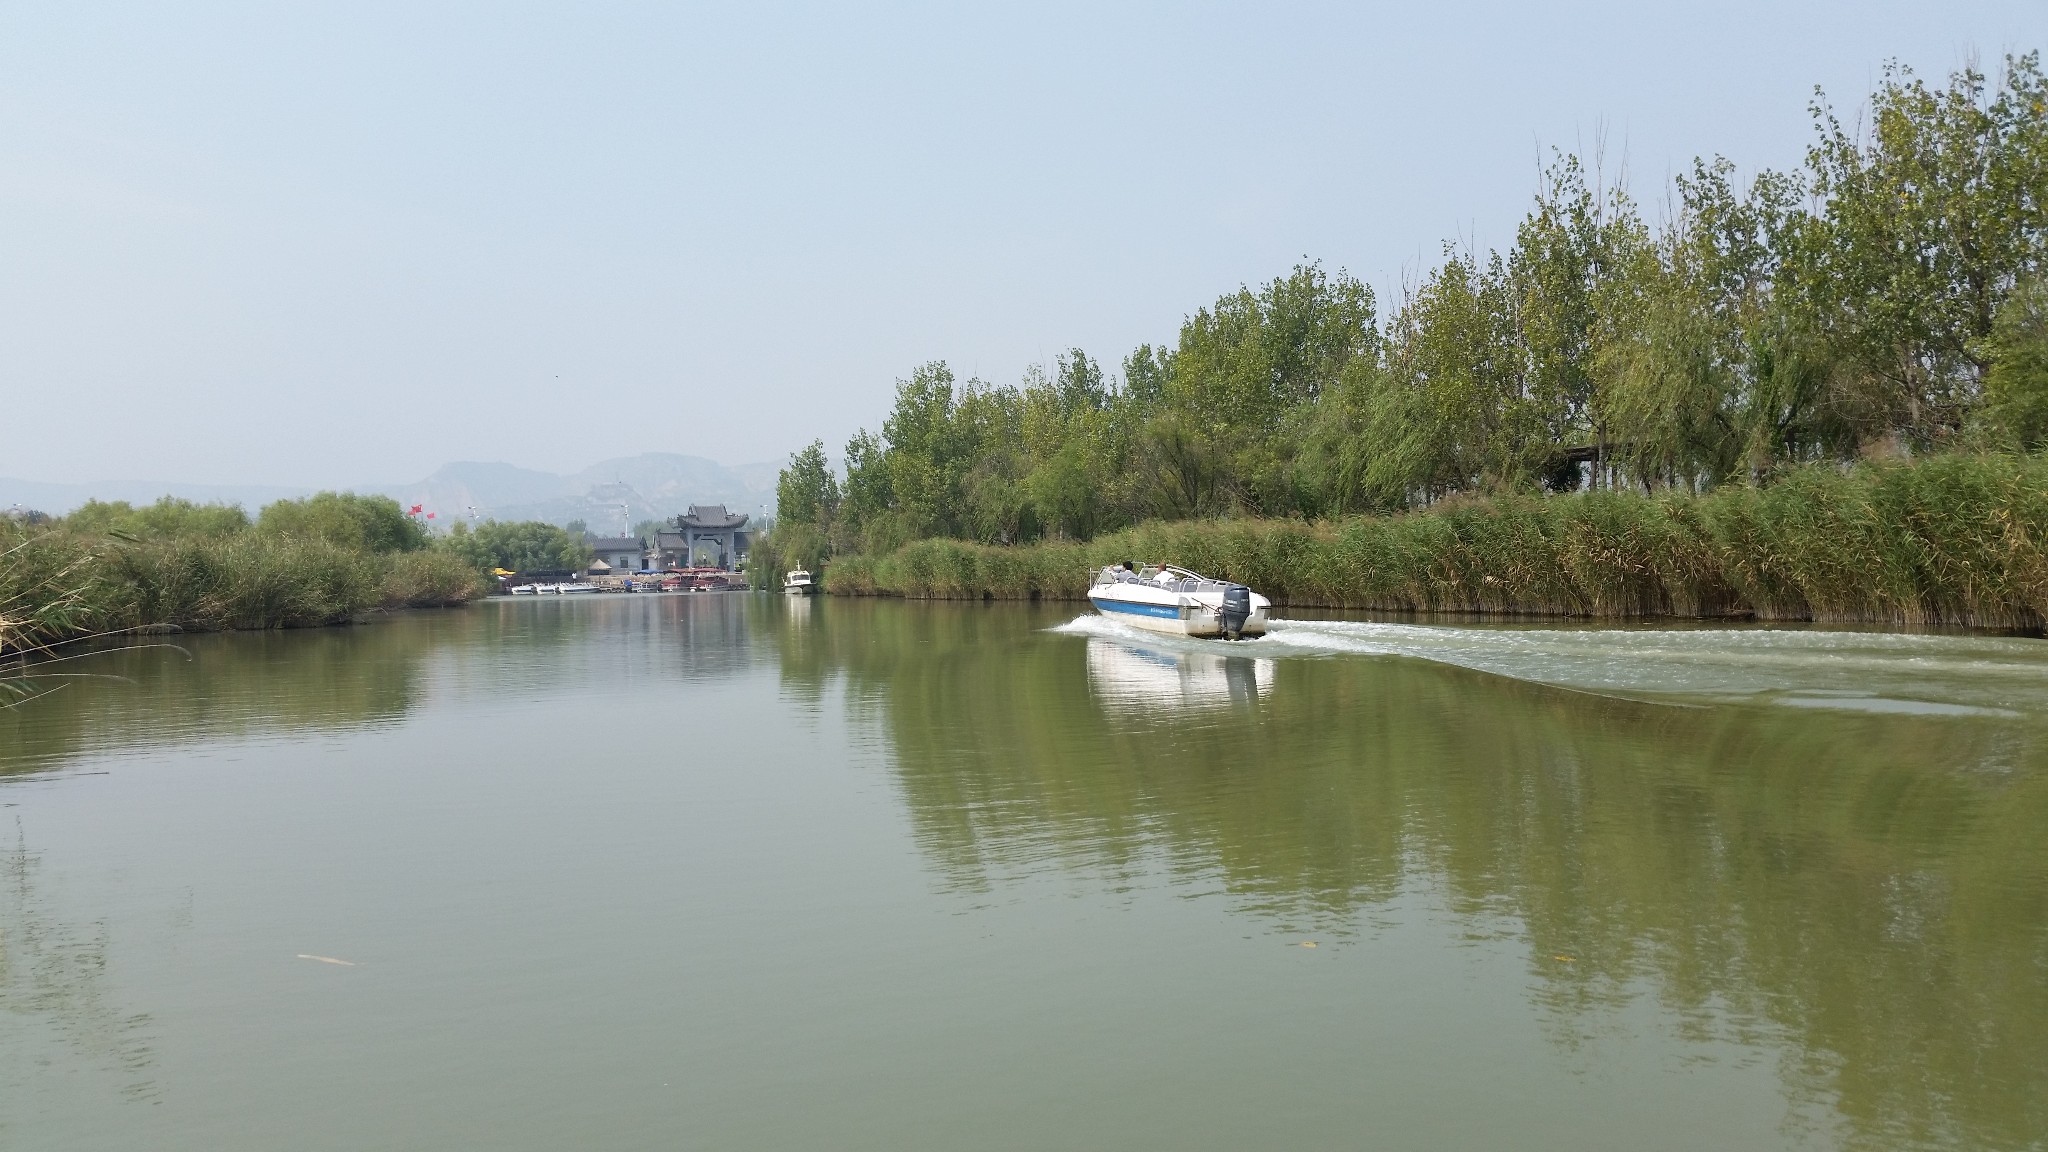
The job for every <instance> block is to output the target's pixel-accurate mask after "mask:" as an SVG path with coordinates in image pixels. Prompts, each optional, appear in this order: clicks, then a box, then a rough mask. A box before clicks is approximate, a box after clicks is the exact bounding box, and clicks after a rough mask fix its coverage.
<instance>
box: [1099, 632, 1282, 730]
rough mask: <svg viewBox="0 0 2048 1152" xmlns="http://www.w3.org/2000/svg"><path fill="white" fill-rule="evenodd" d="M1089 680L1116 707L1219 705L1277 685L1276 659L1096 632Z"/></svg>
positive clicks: (1148, 709)
mask: <svg viewBox="0 0 2048 1152" xmlns="http://www.w3.org/2000/svg"><path fill="white" fill-rule="evenodd" d="M1088 686H1089V687H1090V688H1091V689H1092V690H1093V691H1094V693H1095V698H1096V699H1097V700H1098V701H1100V702H1101V703H1102V704H1103V705H1104V706H1105V707H1106V708H1108V709H1109V710H1110V711H1112V712H1125V713H1159V712H1174V711H1181V710H1184V709H1190V708H1215V707H1221V706H1227V705H1231V704H1241V703H1250V702H1253V701H1256V700H1260V699H1263V698H1265V696H1266V695H1267V694H1268V693H1270V692H1272V690H1273V661H1271V660H1255V659H1249V658H1247V657H1243V656H1225V655H1222V654H1220V653H1215V652H1189V651H1183V650H1180V649H1179V648H1178V647H1177V646H1169V645H1164V644H1162V645H1159V646H1157V647H1154V646H1152V645H1149V644H1144V643H1125V642H1121V641H1117V640H1106V639H1103V638H1102V637H1099V636H1091V637H1089V639H1088Z"/></svg>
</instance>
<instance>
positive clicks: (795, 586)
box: [782, 568, 820, 596]
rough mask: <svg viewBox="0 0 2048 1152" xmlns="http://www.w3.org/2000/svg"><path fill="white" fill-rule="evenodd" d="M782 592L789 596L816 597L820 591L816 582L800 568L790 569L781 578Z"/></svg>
mask: <svg viewBox="0 0 2048 1152" xmlns="http://www.w3.org/2000/svg"><path fill="white" fill-rule="evenodd" d="M782 590H783V591H784V592H787V593H789V594H790V595H791V596H816V595H817V594H818V592H819V591H820V589H819V588H818V582H817V581H816V580H813V579H812V578H811V574H810V573H809V572H806V571H805V570H803V569H802V568H792V569H790V571H789V573H788V574H787V575H785V576H783V578H782Z"/></svg>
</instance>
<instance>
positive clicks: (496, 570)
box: [491, 568, 519, 576]
mask: <svg viewBox="0 0 2048 1152" xmlns="http://www.w3.org/2000/svg"><path fill="white" fill-rule="evenodd" d="M491 575H493V576H517V575H519V573H517V572H512V571H509V570H507V569H504V568H493V569H491Z"/></svg>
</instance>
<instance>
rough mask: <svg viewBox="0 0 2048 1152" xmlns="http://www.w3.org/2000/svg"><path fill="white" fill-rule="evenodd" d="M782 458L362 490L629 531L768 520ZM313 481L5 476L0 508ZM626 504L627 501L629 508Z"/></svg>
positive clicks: (446, 478) (513, 473) (525, 472)
mask: <svg viewBox="0 0 2048 1152" xmlns="http://www.w3.org/2000/svg"><path fill="white" fill-rule="evenodd" d="M780 471H781V465H779V464H738V465H730V466H728V465H725V464H720V463H719V462H717V461H716V460H707V459H705V458H704V457H702V456H683V455H679V454H676V453H673V452H648V453H645V454H643V455H639V456H622V457H620V458H618V459H616V460H605V461H602V462H600V463H597V464H593V465H591V466H590V467H588V468H585V469H583V470H582V471H580V472H575V473H571V474H569V475H566V476H565V475H561V474H558V473H554V472H541V471H536V470H535V469H532V468H520V467H518V466H516V465H512V464H504V463H498V462H487V461H469V460H464V461H457V462H456V463H453V464H449V465H446V466H444V467H442V468H441V469H439V470H438V471H436V472H435V473H434V474H433V475H431V476H429V477H427V478H426V479H424V480H416V481H413V482H412V483H410V484H359V485H354V486H352V490H353V491H356V492H374V493H378V494H380V495H385V496H390V497H392V498H393V499H395V500H397V501H399V502H400V503H402V504H407V505H412V504H420V505H424V506H425V507H426V508H427V510H429V511H432V512H435V513H437V516H436V518H435V519H436V522H437V523H441V524H450V523H453V522H455V521H456V520H467V519H471V518H472V517H473V518H475V519H479V520H545V521H547V522H549V523H551V524H567V523H569V522H570V521H572V520H581V521H583V522H584V523H585V524H587V525H588V526H589V527H590V529H591V531H593V532H610V531H618V530H623V529H628V528H630V526H631V525H633V524H636V523H638V522H640V521H642V520H654V519H662V520H665V519H667V518H669V517H671V516H676V515H679V514H681V513H682V512H684V511H686V510H688V508H689V506H690V505H692V504H724V505H725V506H726V507H728V508H730V509H732V510H733V511H735V512H745V513H748V514H750V515H752V516H755V517H759V516H761V515H762V514H764V513H766V512H769V511H772V510H773V508H774V505H775V478H776V476H777V474H778V473H779V472H780ZM312 492H313V489H311V488H290V487H282V486H270V485H233V484H180V483H175V482H156V481H141V480H107V481H98V482H92V483H85V484H44V483H40V482H37V481H33V480H15V479H9V478H6V477H0V511H5V510H6V509H7V508H8V507H9V506H11V505H15V504H19V505H20V506H21V507H23V508H33V509H37V510H39V511H43V512H48V513H51V514H52V515H60V514H62V513H65V512H69V511H70V510H71V509H73V508H76V507H78V506H79V505H80V504H83V503H85V502H86V501H87V500H126V501H128V502H129V503H131V504H148V503H152V502H154V501H155V500H156V499H157V498H158V497H161V496H167V495H168V496H178V497H182V498H184V499H187V500H196V501H199V502H201V503H207V502H220V503H224V504H240V505H242V506H243V507H244V508H247V509H248V510H249V511H250V512H251V513H252V514H253V513H254V512H255V511H256V510H257V509H258V508H261V507H262V506H263V505H265V504H268V503H269V502H271V501H272V500H282V499H286V498H289V497H296V496H305V495H309V494H310V493H312ZM622 506H623V507H622Z"/></svg>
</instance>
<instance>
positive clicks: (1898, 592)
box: [825, 454, 2048, 629]
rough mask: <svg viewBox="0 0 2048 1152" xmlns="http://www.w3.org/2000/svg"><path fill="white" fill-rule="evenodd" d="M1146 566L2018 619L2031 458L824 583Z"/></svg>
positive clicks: (1405, 593)
mask: <svg viewBox="0 0 2048 1152" xmlns="http://www.w3.org/2000/svg"><path fill="white" fill-rule="evenodd" d="M1126 559H1131V560H1137V561H1140V562H1157V561H1168V562H1171V563H1174V564H1178V565H1182V566H1184V567H1188V568H1193V569H1196V570H1198V571H1202V572H1205V573H1208V574H1210V575H1214V576H1219V577H1223V578H1226V579H1232V580H1237V581H1241V582H1243V583H1246V584H1249V585H1251V586H1252V587H1254V588H1256V589H1258V590H1259V591H1260V592H1262V593H1264V594H1265V595H1267V596H1269V597H1271V598H1272V599H1273V601H1274V602H1275V603H1276V604H1279V605H1284V606H1299V607H1323V608H1355V609H1370V610H1378V611H1405V612H1419V613H1438V612H1456V613H1474V614H1482V615H1504V616H1515V615H1543V616H1579V617H1593V618H1646V617H1659V616H1673V617H1734V616H1753V617H1755V618H1758V619H1765V620H1816V621H1828V622H1843V623H1848V622H1867V623H1896V624H1953V625H1963V626H1970V627H1982V628H2019V629H2037V628H2040V627H2041V625H2042V621H2043V619H2044V617H2048V461H2044V459H2043V458H2042V457H2039V456H2011V455H1964V454H1950V455H1940V456H1932V457H1927V458H1925V459H1922V460H1919V461H1915V462H1910V463H1909V462H1885V463H1865V464H1859V465H1856V466H1855V467H1852V468H1848V469H1840V468H1835V467H1830V466H1814V467H1808V468H1801V469H1796V470H1793V471H1791V472H1789V473H1787V474H1785V475H1783V476H1782V477H1780V478H1778V479H1777V480H1776V481H1775V482H1773V483H1771V484H1770V485H1768V486H1764V487H1757V488H1752V487H1746V486H1734V485H1731V486H1725V487H1722V488H1717V489H1715V490H1713V491H1710V492H1708V493H1706V494H1704V495H1699V496H1694V495H1689V494H1681V493H1663V494H1659V495H1655V496H1646V495H1642V494H1640V493H1629V492H1587V493H1578V494H1573V495H1565V496H1552V497H1501V498H1492V499H1473V500H1459V501H1445V502H1442V503H1439V504H1438V505H1437V506H1435V507H1434V508H1431V509H1428V510H1426V511H1420V512H1413V513H1408V514H1405V515H1399V516H1384V517H1355V518H1348V519H1343V520H1337V521H1330V522H1320V523H1311V522H1307V521H1302V520H1262V519H1227V520H1185V521H1173V522H1153V523H1148V524H1144V525H1141V526H1139V527H1137V528H1133V529H1130V530H1127V531H1123V532H1118V533H1114V534H1112V535H1107V536H1102V537H1098V538H1097V539H1095V540H1092V541H1089V542H1087V543H1046V544H1035V545H1028V546H1022V547H999V546H989V545H980V544H972V543H967V542H963V541H958V540H944V539H931V540H921V541H917V542H915V543H912V544H909V545H906V546H905V547H903V548H901V549H899V550H898V551H896V552H894V553H890V554H888V555H884V556H858V555H855V556H842V557H839V558H837V559H835V560H834V561H833V562H832V564H831V565H830V566H829V567H828V568H827V569H826V571H825V586H826V590H827V591H829V592H831V593H834V594H837V595H842V596H845V595H852V596H876V595H881V596H904V597H911V598H924V599H1058V600H1080V599H1084V598H1085V596H1086V594H1087V588H1088V584H1089V581H1090V579H1091V578H1092V574H1093V573H1094V571H1095V570H1096V569H1098V568H1100V567H1101V566H1103V565H1105V564H1112V563H1116V562H1119V561H1122V560H1126Z"/></svg>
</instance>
